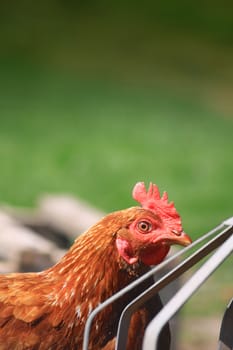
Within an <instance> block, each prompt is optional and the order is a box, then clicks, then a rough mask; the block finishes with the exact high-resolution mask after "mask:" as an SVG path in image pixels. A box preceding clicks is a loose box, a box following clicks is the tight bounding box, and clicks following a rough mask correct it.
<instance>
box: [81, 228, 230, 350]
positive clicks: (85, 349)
mask: <svg viewBox="0 0 233 350" xmlns="http://www.w3.org/2000/svg"><path fill="white" fill-rule="evenodd" d="M225 226H229V223H228V222H227V221H225V222H223V223H221V224H220V225H218V226H217V227H215V228H214V229H213V230H211V231H209V232H208V233H206V234H205V235H203V236H202V237H200V238H198V239H197V240H195V241H194V242H193V243H192V244H191V245H190V246H188V247H186V248H184V249H182V250H181V251H179V252H178V253H176V254H174V255H173V256H172V257H170V258H168V259H167V260H166V261H164V262H162V263H161V264H160V265H158V266H156V267H154V268H153V269H151V270H150V271H149V272H147V273H146V274H144V275H143V276H141V277H140V278H138V279H137V280H136V281H134V282H133V283H131V284H130V285H128V286H127V287H125V288H123V289H121V290H120V291H119V292H117V293H116V294H114V295H113V296H111V297H110V298H108V299H107V300H105V301H104V302H103V303H101V304H100V305H99V306H97V307H96V308H95V309H94V310H93V311H92V312H91V314H90V315H89V317H88V319H87V322H86V325H85V330H84V337H83V350H88V344H89V337H90V331H91V326H92V323H93V321H94V318H95V317H96V315H97V314H98V313H99V312H101V311H102V310H103V309H104V308H105V307H107V306H108V305H110V304H111V303H113V302H114V301H116V300H117V299H119V298H121V297H122V296H123V295H124V294H126V293H128V292H130V291H131V290H132V289H133V288H135V287H137V286H138V285H140V284H141V283H143V282H144V281H146V280H147V279H148V278H150V277H151V276H153V275H154V274H155V273H157V272H158V271H160V270H162V269H163V268H164V267H166V266H168V265H169V264H170V263H172V262H173V261H175V260H176V259H177V258H178V257H180V256H181V255H183V254H185V253H186V252H188V251H189V250H190V249H192V248H193V247H195V246H196V245H198V244H200V243H201V242H203V241H204V240H207V239H208V238H210V237H211V236H213V235H214V234H216V232H219V231H220V230H222V229H223V228H224V227H225Z"/></svg>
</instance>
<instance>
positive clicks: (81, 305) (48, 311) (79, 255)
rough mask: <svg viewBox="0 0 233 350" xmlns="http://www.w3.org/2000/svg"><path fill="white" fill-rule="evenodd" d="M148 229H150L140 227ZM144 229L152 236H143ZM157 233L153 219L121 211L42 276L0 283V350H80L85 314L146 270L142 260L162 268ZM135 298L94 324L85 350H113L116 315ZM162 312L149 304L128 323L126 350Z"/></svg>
mask: <svg viewBox="0 0 233 350" xmlns="http://www.w3.org/2000/svg"><path fill="white" fill-rule="evenodd" d="M145 217H146V219H144V218H145ZM145 220H147V221H145ZM148 222H149V224H150V225H151V226H145V223H146V224H148ZM154 223H155V224H154ZM135 224H136V227H134V226H135ZM153 225H155V229H156V234H157V236H158V237H157V236H155V235H154V231H152V228H153ZM160 226H161V228H160ZM145 227H146V228H147V230H148V229H150V231H149V233H148V234H147V235H146V232H145ZM162 229H163V224H162V221H161V220H160V218H158V215H156V214H155V213H153V211H151V210H147V209H143V208H140V207H132V208H129V209H125V210H122V211H119V212H115V213H112V214H109V215H108V216H106V217H104V218H103V219H102V220H101V221H100V222H99V223H97V224H96V225H94V226H93V227H92V228H91V229H89V230H88V231H87V232H86V233H84V234H83V235H81V236H80V237H79V238H78V239H77V240H76V241H75V243H74V244H73V246H72V247H71V249H70V250H69V251H68V253H67V254H66V255H65V256H64V257H63V258H62V260H61V261H60V262H59V263H57V264H56V265H55V266H53V267H52V268H50V269H48V270H46V271H43V272H40V273H25V274H10V275H5V276H4V275H2V276H1V277H0V350H65V349H69V350H77V349H79V350H80V349H82V342H83V332H84V327H85V323H86V320H87V317H88V315H89V314H90V313H91V311H92V310H93V309H94V308H95V307H96V306H98V305H99V304H100V303H101V302H103V301H104V300H106V299H107V298H108V297H110V296H111V295H113V294H114V293H116V292H117V291H119V290H120V289H122V288H123V287H125V286H126V285H128V284H129V283H130V282H132V281H133V280H135V279H136V278H137V277H138V276H140V275H142V274H143V273H145V272H146V271H147V270H148V269H149V267H147V266H146V265H145V264H144V263H143V262H142V261H141V259H144V260H145V261H152V260H151V259H152V257H153V262H154V263H159V262H160V261H161V260H163V258H164V257H165V255H166V254H167V252H168V249H169V248H168V244H167V243H166V242H167V241H168V234H166V235H165V238H166V241H165V243H164V242H163V241H161V238H160V231H161V232H163V231H164V229H163V231H162ZM140 230H141V231H140ZM169 230H170V228H169ZM135 232H136V236H134V235H135ZM140 232H141V233H140ZM169 232H170V231H169ZM141 236H142V237H141ZM152 238H153V242H154V241H155V238H156V243H152ZM170 239H172V242H173V243H174V241H177V242H178V243H179V242H181V243H180V244H187V243H188V241H187V236H185V235H183V236H181V235H179V237H178V238H177V233H176V234H172V235H171V238H170ZM160 242H162V243H160ZM189 242H190V239H189ZM140 256H141V258H140ZM148 257H149V258H148ZM148 265H150V264H148ZM148 283H150V282H146V283H145V285H144V286H142V287H141V288H142V289H143V288H144V287H145V286H146V284H147V285H148ZM140 291H141V290H136V291H133V292H132V293H130V294H129V295H127V296H125V297H124V298H122V299H121V300H119V301H117V302H116V303H114V304H113V305H111V306H109V307H107V308H106V309H104V310H103V311H102V313H101V314H99V315H98V316H97V317H96V319H95V320H94V324H93V327H92V330H91V335H90V344H89V349H90V350H100V349H104V350H113V349H114V340H113V339H114V337H115V334H116V328H117V324H118V321H119V316H120V313H121V311H122V309H123V308H124V306H125V305H126V304H127V303H128V302H129V301H130V300H131V299H132V298H134V297H135V296H136V295H138V293H139V292H140ZM160 307H161V305H160V301H159V300H158V299H154V300H152V301H151V302H149V303H147V305H145V307H144V309H142V310H140V311H138V312H137V313H136V314H135V315H134V316H133V319H132V320H131V327H130V331H129V340H128V347H127V349H134V350H139V349H141V341H142V337H143V330H144V328H145V327H146V325H147V324H148V321H149V320H150V319H151V318H152V317H153V316H154V314H155V313H156V311H157V310H158V308H160Z"/></svg>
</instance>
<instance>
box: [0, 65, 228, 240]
mask: <svg viewBox="0 0 233 350" xmlns="http://www.w3.org/2000/svg"><path fill="white" fill-rule="evenodd" d="M0 69H1V66H0ZM0 74H1V81H0V99H1V102H0V103H1V115H0V125H1V126H0V159H1V176H0V200H1V202H6V203H11V204H16V205H24V206H25V205H30V206H31V205H33V204H34V202H35V201H36V199H37V197H38V195H39V194H41V193H43V192H70V193H73V194H76V195H79V196H81V197H82V198H84V199H86V200H88V201H90V202H92V203H93V204H94V205H96V206H98V207H100V208H102V209H104V210H106V211H110V210H115V209H118V208H121V207H126V206H128V205H131V204H133V202H132V199H131V188H132V186H133V184H134V183H135V182H136V181H138V180H143V181H146V182H147V183H148V182H149V181H154V182H156V183H157V184H158V185H159V186H160V187H161V189H162V190H167V191H168V193H169V195H170V198H171V199H172V200H174V201H175V203H176V205H177V207H178V209H179V211H180V212H181V214H182V216H183V219H184V227H185V229H186V230H187V231H189V232H190V233H191V235H192V236H193V237H197V236H199V235H200V234H201V233H203V232H205V230H207V229H209V228H212V227H213V226H214V225H216V224H218V223H219V222H220V221H221V220H223V219H225V218H227V217H228V216H231V215H232V204H233V198H232V177H233V163H232V149H233V139H232V126H233V123H232V120H231V119H227V118H225V119H224V118H223V117H222V116H221V115H218V114H217V113H213V111H211V110H210V109H208V108H207V107H206V106H204V105H201V104H200V103H195V101H194V100H193V99H192V98H191V96H190V98H187V97H186V98H181V97H179V96H177V95H176V94H175V93H174V91H173V90H172V89H171V90H170V91H169V90H168V89H166V90H165V89H164V90H163V89H161V88H160V89H158V88H156V87H153V88H140V87H139V86H134V87H133V88H131V89H129V88H127V87H126V86H125V85H122V84H120V83H113V82H109V81H107V80H102V81H97V80H82V79H81V78H79V77H78V76H74V75H73V76H71V75H68V74H63V73H58V72H51V71H47V70H46V69H45V68H42V67H37V66H35V67H34V66H31V67H29V68H28V67H27V68H25V67H20V69H19V68H17V67H9V69H7V68H6V66H4V70H3V68H2V71H1V72H0Z"/></svg>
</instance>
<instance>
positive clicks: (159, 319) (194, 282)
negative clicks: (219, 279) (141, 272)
mask: <svg viewBox="0 0 233 350" xmlns="http://www.w3.org/2000/svg"><path fill="white" fill-rule="evenodd" d="M232 251H233V235H232V236H231V237H230V238H228V239H227V240H226V241H225V242H224V243H223V244H222V246H221V247H220V248H218V250H217V251H216V252H215V253H214V254H213V255H212V256H211V257H210V258H209V259H208V260H207V261H206V262H205V263H204V264H203V265H202V266H201V267H200V269H199V270H198V271H197V272H196V273H195V274H194V275H193V276H192V277H191V278H190V279H189V281H188V282H186V284H185V285H184V286H183V287H182V288H181V289H180V290H179V291H178V292H177V293H176V294H175V296H174V297H173V298H172V299H171V300H170V301H169V302H168V303H167V304H166V305H165V306H164V308H163V309H162V310H161V312H160V313H159V314H158V315H157V316H156V317H155V318H154V319H153V320H152V321H151V322H150V324H149V325H148V327H147V329H146V332H145V337H144V340H143V350H151V349H153V350H154V349H155V350H156V349H158V339H159V334H160V332H161V330H162V329H163V327H164V326H165V324H166V323H167V322H168V320H169V319H170V318H171V317H173V316H174V315H175V313H176V312H177V311H178V310H179V309H180V308H181V307H182V306H183V305H184V304H185V302H186V301H187V300H188V299H189V298H190V297H191V296H192V295H193V294H194V292H195V291H196V290H197V289H198V288H199V287H200V286H201V285H202V284H203V283H204V282H205V280H206V279H207V278H208V277H209V276H210V275H211V274H212V273H213V272H214V271H215V270H216V269H217V268H218V267H219V265H220V264H221V263H222V262H223V261H224V260H225V259H226V258H227V257H228V256H229V255H230V254H231V253H232Z"/></svg>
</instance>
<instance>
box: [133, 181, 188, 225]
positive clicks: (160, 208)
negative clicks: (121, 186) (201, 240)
mask: <svg viewBox="0 0 233 350" xmlns="http://www.w3.org/2000/svg"><path fill="white" fill-rule="evenodd" d="M133 198H134V199H135V200H136V201H137V202H139V203H140V204H141V206H142V207H143V208H145V209H149V210H151V211H153V212H155V213H156V214H157V215H160V216H161V217H162V218H163V219H164V220H166V223H167V224H168V225H169V226H171V227H172V229H176V230H181V229H182V226H181V219H180V215H179V214H178V213H177V211H176V208H175V206H174V203H173V202H170V203H169V202H168V195H167V193H166V192H164V193H163V195H162V197H161V196H160V192H159V189H158V187H157V186H156V185H154V184H152V183H150V186H149V189H148V191H146V187H145V184H144V182H138V183H136V185H135V186H134V189H133ZM174 226H175V227H174Z"/></svg>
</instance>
